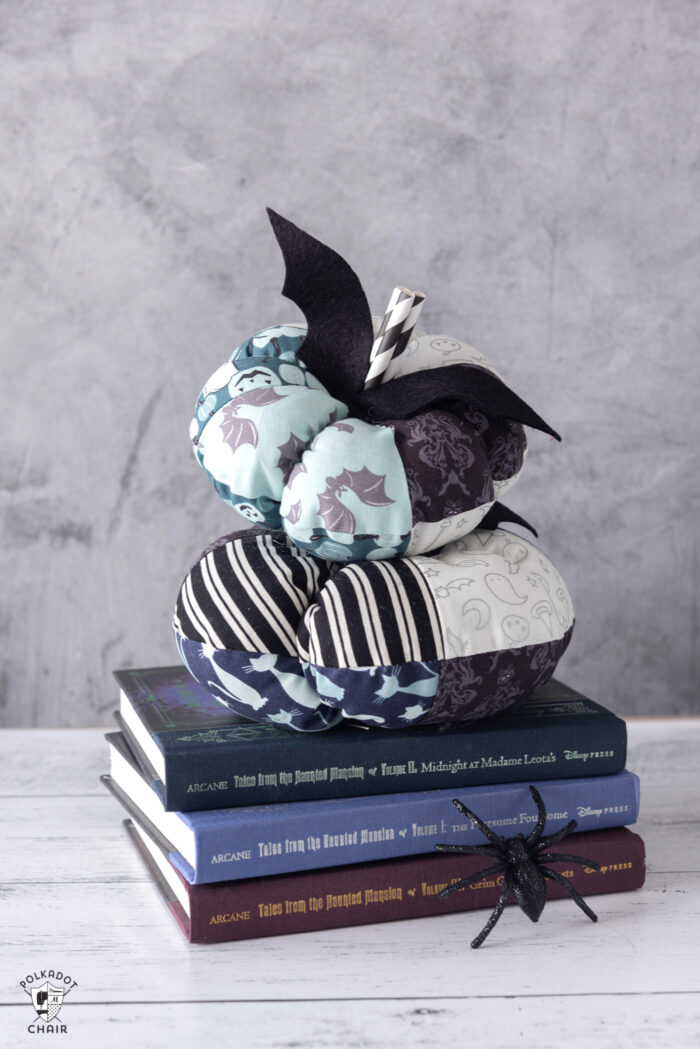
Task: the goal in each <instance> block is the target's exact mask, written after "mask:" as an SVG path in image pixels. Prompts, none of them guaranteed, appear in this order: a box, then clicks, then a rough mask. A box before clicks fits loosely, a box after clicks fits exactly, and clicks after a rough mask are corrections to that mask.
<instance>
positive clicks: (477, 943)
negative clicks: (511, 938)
mask: <svg viewBox="0 0 700 1049" xmlns="http://www.w3.org/2000/svg"><path fill="white" fill-rule="evenodd" d="M510 889H511V878H510V874H509V872H508V871H506V873H505V877H504V878H503V891H502V892H501V898H500V899H499V901H498V903H497V904H496V906H495V907H494V909H493V910H492V911H491V916H490V918H489V920H488V921H487V922H486V925H485V926H484V927H483V929H482V930H481V932H480V933H479V935H478V936H475V937H474V939H473V940H472V947H473V948H474V949H475V950H476V948H477V947H481V945H482V943H483V942H484V940H485V939H486V937H487V936H488V934H489V933H490V932H491V930H492V929H493V927H494V925H495V924H496V922H497V921H498V919H499V918H500V917H501V915H502V914H503V909H504V907H505V905H506V904H507V902H508V897H509V896H510Z"/></svg>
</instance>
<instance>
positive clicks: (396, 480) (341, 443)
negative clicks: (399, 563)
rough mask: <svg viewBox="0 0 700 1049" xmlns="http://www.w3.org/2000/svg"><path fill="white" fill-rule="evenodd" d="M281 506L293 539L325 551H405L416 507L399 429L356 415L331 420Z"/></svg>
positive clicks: (340, 556) (343, 557)
mask: <svg viewBox="0 0 700 1049" xmlns="http://www.w3.org/2000/svg"><path fill="white" fill-rule="evenodd" d="M280 512H281V515H282V519H283V523H284V528H285V531H286V532H287V534H288V535H289V537H290V539H292V541H293V542H294V543H296V544H297V546H300V547H301V548H302V549H309V550H313V551H314V552H315V553H316V554H317V555H318V556H319V557H326V558H329V559H332V560H334V561H354V560H359V559H368V560H372V559H375V558H386V557H394V556H395V555H396V554H397V553H400V552H402V551H403V550H404V549H405V548H406V546H407V544H408V539H409V537H410V531H411V525H412V512H411V501H410V497H409V491H408V483H407V481H406V475H405V472H404V469H403V464H402V462H401V457H400V455H399V453H398V450H397V447H396V442H395V440H394V431H393V430H392V429H391V428H390V427H388V426H372V425H370V424H369V423H366V422H363V421H362V420H360V419H350V418H344V419H342V420H340V421H337V422H334V423H331V424H330V425H328V426H326V427H325V429H324V430H323V431H322V432H321V433H319V434H318V436H317V437H316V438H315V439H314V440H313V442H312V443H311V445H310V447H309V448H308V449H307V450H306V451H304V452H303V454H302V456H301V461H300V463H299V464H298V465H297V466H295V467H294V468H293V470H292V471H291V473H290V475H289V480H288V483H287V486H286V488H285V491H284V495H283V497H282V504H281V508H280Z"/></svg>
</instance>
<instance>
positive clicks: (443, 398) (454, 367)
mask: <svg viewBox="0 0 700 1049" xmlns="http://www.w3.org/2000/svg"><path fill="white" fill-rule="evenodd" d="M357 400H358V403H359V404H360V405H362V407H363V408H364V411H365V413H366V415H367V416H368V417H369V418H371V419H374V420H376V421H377V422H379V421H381V420H382V419H406V418H408V417H409V416H412V415H416V414H417V413H418V412H423V411H427V410H429V409H430V408H438V407H442V408H448V409H449V408H450V407H451V406H455V405H457V404H469V405H473V406H474V407H475V408H479V409H480V410H481V411H483V412H485V414H486V415H488V416H490V417H491V418H493V419H512V420H513V421H514V422H518V423H522V424H523V425H525V426H531V427H533V428H534V429H535V430H543V431H544V432H545V433H548V434H550V435H551V436H552V437H556V439H557V440H558V441H559V440H561V438H560V437H559V434H558V433H557V432H556V430H553V429H552V428H551V426H549V425H548V424H547V423H546V422H545V421H544V419H542V418H541V417H540V416H539V415H538V414H537V412H535V411H533V410H532V408H530V406H529V405H528V404H526V403H525V401H524V400H523V399H522V398H521V397H518V395H517V393H513V391H512V390H511V389H510V388H509V387H508V386H506V384H505V383H504V382H503V380H502V379H499V378H498V376H497V375H494V374H493V372H490V371H487V370H486V369H485V368H480V367H479V366H478V365H474V364H448V365H445V367H443V368H427V369H425V370H424V371H420V372H411V373H409V374H408V375H400V376H398V377H397V378H395V379H392V380H391V381H390V382H387V383H384V384H383V385H381V386H375V387H373V388H372V389H371V390H365V391H364V392H363V393H362V394H360V396H359V397H358V398H357Z"/></svg>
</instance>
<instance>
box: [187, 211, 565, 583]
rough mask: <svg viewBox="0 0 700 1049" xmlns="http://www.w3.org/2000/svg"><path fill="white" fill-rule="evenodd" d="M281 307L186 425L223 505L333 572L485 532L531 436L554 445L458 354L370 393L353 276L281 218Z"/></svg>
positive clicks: (472, 361) (430, 357)
mask: <svg viewBox="0 0 700 1049" xmlns="http://www.w3.org/2000/svg"><path fill="white" fill-rule="evenodd" d="M270 218H271V221H272V225H273V229H274V231H275V234H276V236H277V239H278V242H279V244H280V247H281V249H282V252H283V255H284V258H285V263H286V268H287V278H286V282H285V286H284V294H286V295H288V296H289V297H290V298H292V299H293V300H294V301H295V302H296V303H297V304H298V305H299V307H300V308H301V309H302V311H303V312H304V314H305V316H306V318H307V321H308V326H303V325H283V326H276V327H270V328H264V329H263V330H261V331H259V332H257V333H256V334H255V335H253V336H251V337H250V338H249V339H247V340H246V341H245V342H244V343H242V344H241V345H240V346H238V347H237V349H236V350H235V351H234V353H233V354H232V356H231V359H230V360H229V361H228V362H227V363H226V364H224V365H223V366H222V367H220V368H219V369H218V370H217V371H216V372H215V373H214V375H212V377H211V378H210V379H209V381H208V382H207V383H206V385H205V386H204V388H203V390H202V392H201V394H200V396H199V398H198V401H197V405H196V409H195V415H194V418H193V420H192V423H191V426H190V437H191V440H192V442H193V445H194V451H195V455H196V457H197V460H198V462H199V463H200V465H201V466H202V467H203V468H204V470H205V471H206V473H207V474H208V476H209V477H210V479H211V481H212V483H213V484H214V487H215V489H216V491H217V492H218V493H219V495H220V496H221V497H222V498H223V499H224V500H225V501H226V502H228V503H229V504H230V505H232V506H233V507H234V508H235V509H236V510H237V511H238V512H239V513H240V514H242V516H244V517H245V518H247V519H248V520H249V521H250V522H251V523H252V524H256V525H260V526H263V527H266V528H271V529H284V531H285V532H286V533H287V535H288V536H289V537H290V538H291V539H292V540H293V541H294V543H295V544H296V545H297V546H298V547H300V548H302V549H305V550H308V551H310V552H312V553H316V554H317V555H318V556H320V557H323V558H328V559H330V560H333V561H339V562H343V561H356V560H375V559H382V558H389V557H395V556H396V555H398V554H408V555H414V554H418V553H425V552H427V551H430V550H433V549H436V548H438V547H439V546H442V545H444V543H445V542H447V541H448V540H451V539H455V538H459V537H460V536H463V535H467V534H468V533H469V532H471V531H473V530H474V529H475V528H476V527H477V526H478V525H479V524H480V523H481V521H482V520H483V518H484V517H485V515H486V514H487V513H488V511H489V510H490V508H491V507H492V506H493V505H494V503H495V502H496V501H498V500H500V499H501V497H502V496H503V495H504V494H505V493H506V492H507V491H509V490H510V488H511V487H512V486H513V484H514V483H515V481H516V480H517V478H518V477H519V475H520V472H521V469H522V465H523V460H524V456H525V450H526V441H525V435H524V431H523V424H525V425H529V426H534V427H537V428H538V429H541V430H544V431H545V432H547V433H550V434H552V435H553V436H557V435H556V434H555V432H554V431H553V430H552V429H551V428H550V427H549V426H548V425H547V424H546V423H545V422H544V421H543V420H542V419H541V418H540V417H539V416H538V415H537V414H536V413H535V412H533V411H532V409H530V408H529V407H528V406H527V405H526V404H525V403H524V402H523V401H521V400H520V398H519V397H517V396H516V395H515V394H514V393H512V391H511V390H509V389H508V387H507V386H506V385H505V384H504V383H503V381H502V380H501V379H500V377H499V376H498V375H497V373H496V372H495V370H494V369H493V367H492V366H491V364H489V362H488V361H487V360H486V358H485V357H484V356H483V355H482V354H480V353H478V352H477V351H476V350H474V349H473V348H472V347H471V346H469V345H467V344H466V343H464V342H461V341H460V340H457V339H453V338H448V337H445V336H441V335H426V334H425V333H422V332H416V333H415V334H414V337H413V338H412V339H410V341H408V342H407V345H406V346H405V347H404V348H403V351H402V352H400V353H399V354H397V355H396V356H393V357H392V358H391V360H390V361H389V364H388V367H386V369H385V370H384V373H383V375H382V381H381V383H380V384H376V383H375V384H373V385H368V383H367V375H368V372H369V370H370V359H371V352H372V347H373V345H374V344H375V337H376V335H377V329H378V327H379V324H380V322H379V321H375V322H374V324H373V322H372V318H371V316H370V312H369V307H368V305H367V300H366V298H365V295H364V292H363V291H362V288H361V286H360V283H359V280H358V278H357V276H356V275H355V273H354V272H353V271H352V269H351V268H350V267H349V266H348V264H347V263H346V262H345V261H344V260H343V259H342V258H341V257H340V256H339V255H337V254H336V252H334V251H332V250H331V249H330V248H328V247H326V246H325V245H323V244H321V243H320V242H319V241H317V240H315V239H314V238H313V237H310V236H309V235H308V234H307V233H304V232H303V231H302V230H300V229H298V228H297V227H296V226H294V225H293V224H292V223H291V222H288V221H287V220H286V219H283V218H282V217H281V216H279V215H276V214H275V213H274V212H270Z"/></svg>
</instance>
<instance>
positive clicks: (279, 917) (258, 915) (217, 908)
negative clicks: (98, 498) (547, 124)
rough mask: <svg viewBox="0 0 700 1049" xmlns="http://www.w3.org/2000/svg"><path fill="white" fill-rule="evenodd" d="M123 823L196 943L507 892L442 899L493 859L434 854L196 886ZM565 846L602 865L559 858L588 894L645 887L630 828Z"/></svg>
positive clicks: (552, 888) (475, 903) (480, 890)
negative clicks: (595, 866) (445, 891)
mask: <svg viewBox="0 0 700 1049" xmlns="http://www.w3.org/2000/svg"><path fill="white" fill-rule="evenodd" d="M124 822H125V826H126V828H127V831H128V833H129V836H130V838H131V840H132V842H133V843H134V845H135V846H136V848H137V850H138V852H139V854H140V856H141V859H142V860H143V862H144V864H145V865H146V868H147V870H148V872H149V873H150V875H151V876H152V878H153V879H154V881H155V882H156V885H157V886H158V888H159V890H160V892H161V894H162V896H163V898H164V899H165V902H166V903H167V906H168V908H169V910H170V912H171V914H172V915H173V917H174V918H175V921H176V922H177V924H178V925H179V926H180V928H181V929H182V931H183V933H184V934H185V936H186V937H187V939H188V940H189V941H190V942H191V943H220V942H223V941H226V940H245V939H252V938H254V937H258V936H281V935H283V934H286V933H296V932H313V931H316V930H319V929H335V928H340V927H342V926H351V925H364V924H367V923H370V922H384V921H397V920H400V919H403V918H422V917H425V916H427V915H438V914H450V913H454V912H456V911H467V910H472V909H476V908H482V907H493V906H495V904H496V902H497V901H498V899H499V896H500V893H501V884H502V882H501V881H500V880H499V878H498V877H495V876H491V877H485V878H482V879H481V880H480V881H478V882H475V883H474V884H473V885H469V886H467V887H466V888H464V889H462V890H460V891H458V892H455V893H453V894H452V895H451V896H448V897H447V898H446V899H441V898H440V895H439V893H440V890H441V889H443V888H445V887H446V886H448V885H450V884H452V883H453V882H456V881H459V880H460V879H461V878H464V877H466V876H467V875H468V874H471V873H476V872H477V871H479V870H480V869H482V868H483V867H484V866H485V865H486V866H488V864H489V860H488V857H484V856H465V855H453V854H449V855H448V854H443V855H439V854H437V853H434V854H429V855H420V856H412V857H409V858H406V859H396V860H384V861H380V862H378V863H366V864H360V865H353V866H344V867H333V868H330V869H326V870H313V871H307V872H305V873H302V874H282V875H279V876H276V877H271V878H264V879H261V878H253V879H250V880H246V881H235V882H230V881H223V882H217V883H216V884H213V885H190V884H189V883H188V882H187V881H186V879H185V878H183V877H182V875H181V874H180V873H179V872H178V871H177V870H176V869H175V867H173V865H172V863H171V862H170V861H169V859H168V856H167V854H166V853H165V852H164V851H163V849H162V848H161V847H160V846H159V845H158V843H157V842H156V841H155V839H154V838H152V837H151V836H150V835H149V834H148V832H147V831H145V830H144V829H143V828H142V827H140V826H138V825H137V824H135V823H133V822H132V821H131V820H125V821H124ZM563 847H564V846H562V848H563ZM565 850H566V852H567V853H569V854H571V855H575V856H581V857H584V858H585V859H587V860H592V861H594V862H596V863H598V864H599V865H600V867H601V870H600V871H595V870H594V869H593V868H592V867H587V866H581V865H579V864H573V863H562V862H561V861H559V862H556V863H552V867H553V868H554V869H555V870H557V871H559V872H560V873H561V874H563V875H564V877H566V878H568V879H569V881H570V882H571V883H572V884H573V886H574V888H575V889H577V890H578V892H579V893H580V894H581V895H582V896H584V897H585V896H592V895H595V894H597V893H605V892H627V891H630V890H632V889H638V888H640V887H641V886H642V885H643V884H644V876H645V867H644V843H643V841H642V839H641V838H640V837H639V835H638V834H634V833H633V832H632V831H630V830H627V829H626V828H623V827H620V828H616V829H611V830H603V831H592V832H588V833H582V834H575V835H573V836H572V837H570V838H566V839H565ZM546 886H547V897H548V899H557V898H561V897H564V896H566V895H567V894H566V890H565V889H564V888H562V887H561V886H560V885H557V884H556V883H555V882H552V881H549V880H547V882H546ZM571 906H572V907H573V906H574V905H573V904H571Z"/></svg>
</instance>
